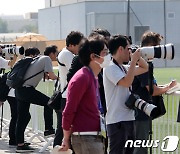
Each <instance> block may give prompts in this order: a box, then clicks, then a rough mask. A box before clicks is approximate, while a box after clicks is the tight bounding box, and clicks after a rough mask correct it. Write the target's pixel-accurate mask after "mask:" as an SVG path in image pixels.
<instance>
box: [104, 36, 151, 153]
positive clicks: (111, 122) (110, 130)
mask: <svg viewBox="0 0 180 154" xmlns="http://www.w3.org/2000/svg"><path fill="white" fill-rule="evenodd" d="M129 46H130V43H129V41H128V39H127V38H126V37H124V36H122V35H115V36H113V37H112V38H111V39H110V41H109V50H110V53H111V54H112V57H113V60H112V61H111V62H110V65H109V66H107V67H106V68H105V69H104V74H103V83H104V89H105V97H106V106H107V113H106V125H107V135H108V140H109V154H132V153H133V150H134V149H133V148H129V147H127V148H125V147H124V146H125V142H126V141H127V139H130V140H134V139H135V129H134V120H135V117H134V110H132V109H129V108H127V107H126V105H125V102H126V100H127V99H128V97H129V96H130V87H131V84H132V82H133V80H134V76H135V75H139V74H142V73H145V72H146V71H147V69H148V65H147V63H146V62H145V61H144V60H143V59H142V58H141V57H140V52H139V50H137V51H135V52H134V53H133V54H132V55H131V63H130V65H129V66H127V65H123V63H124V62H128V61H129V59H130V53H129ZM136 63H138V66H136ZM127 69H128V70H127Z"/></svg>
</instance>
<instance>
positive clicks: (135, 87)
mask: <svg viewBox="0 0 180 154" xmlns="http://www.w3.org/2000/svg"><path fill="white" fill-rule="evenodd" d="M162 38H163V37H162V36H161V35H160V34H158V33H155V32H151V31H147V32H145V33H144V34H143V35H142V38H141V44H142V47H145V46H157V45H160V42H161V40H162ZM153 79H154V83H153V94H152V96H157V95H161V94H164V93H165V92H166V91H167V90H169V89H170V88H171V87H173V86H174V85H175V84H176V82H174V81H173V82H170V83H169V84H168V85H167V86H164V87H159V86H158V85H157V83H156V81H155V78H154V77H153ZM149 89H150V88H149V84H148V72H146V73H144V74H141V75H139V76H136V77H135V78H134V81H133V84H132V91H133V93H135V94H138V95H139V96H140V98H141V99H143V100H145V101H146V102H151V100H152V99H153V97H152V98H151V95H150V94H149ZM135 118H136V121H135V126H136V140H148V139H149V131H150V117H149V116H147V115H146V114H145V113H144V112H143V111H141V110H139V109H136V117H135ZM147 153H148V149H147V148H135V150H134V154H147Z"/></svg>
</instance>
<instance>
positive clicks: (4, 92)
mask: <svg viewBox="0 0 180 154" xmlns="http://www.w3.org/2000/svg"><path fill="white" fill-rule="evenodd" d="M7 74H8V73H5V74H3V75H2V76H1V77H0V89H1V90H0V101H1V102H5V101H6V99H7V97H8V93H9V91H10V89H11V88H10V87H8V86H7V85H6V80H7Z"/></svg>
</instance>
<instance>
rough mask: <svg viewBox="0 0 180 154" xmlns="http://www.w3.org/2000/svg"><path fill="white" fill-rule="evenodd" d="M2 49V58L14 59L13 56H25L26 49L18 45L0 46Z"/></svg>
mask: <svg viewBox="0 0 180 154" xmlns="http://www.w3.org/2000/svg"><path fill="white" fill-rule="evenodd" d="M0 47H1V48H2V56H4V57H5V56H6V55H7V56H8V57H12V55H24V47H23V46H16V44H0Z"/></svg>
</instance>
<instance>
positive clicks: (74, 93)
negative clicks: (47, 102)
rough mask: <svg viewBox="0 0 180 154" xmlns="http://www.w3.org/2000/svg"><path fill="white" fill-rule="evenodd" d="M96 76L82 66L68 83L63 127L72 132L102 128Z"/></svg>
mask: <svg viewBox="0 0 180 154" xmlns="http://www.w3.org/2000/svg"><path fill="white" fill-rule="evenodd" d="M95 81H96V79H95V77H94V75H93V74H92V72H91V71H90V70H89V69H88V68H87V67H83V68H81V69H80V70H79V71H78V72H76V74H75V75H74V76H73V77H72V79H71V80H70V82H69V84H68V92H67V99H66V106H65V109H64V111H63V117H62V127H63V129H64V130H69V129H70V128H71V127H72V132H88V131H99V130H100V119H99V110H98V103H97V94H96V84H95Z"/></svg>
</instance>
